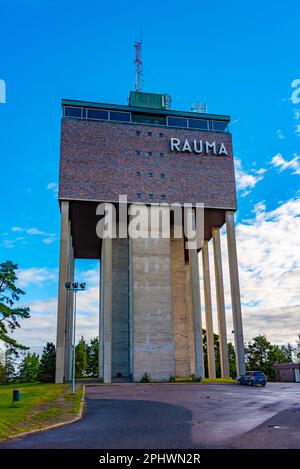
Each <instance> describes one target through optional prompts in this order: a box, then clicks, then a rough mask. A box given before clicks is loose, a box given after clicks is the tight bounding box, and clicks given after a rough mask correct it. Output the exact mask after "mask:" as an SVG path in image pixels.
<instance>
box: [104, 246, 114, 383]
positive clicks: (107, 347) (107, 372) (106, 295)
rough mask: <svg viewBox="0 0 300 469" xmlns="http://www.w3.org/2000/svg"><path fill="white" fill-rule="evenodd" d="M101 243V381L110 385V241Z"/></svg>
mask: <svg viewBox="0 0 300 469" xmlns="http://www.w3.org/2000/svg"><path fill="white" fill-rule="evenodd" d="M102 243H103V257H102V262H103V380H104V383H107V384H108V383H111V364H112V239H111V238H105V239H103V241H102Z"/></svg>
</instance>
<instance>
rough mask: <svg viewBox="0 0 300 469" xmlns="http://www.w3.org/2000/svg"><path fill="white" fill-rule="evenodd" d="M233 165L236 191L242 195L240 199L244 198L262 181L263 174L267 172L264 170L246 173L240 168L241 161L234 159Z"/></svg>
mask: <svg viewBox="0 0 300 469" xmlns="http://www.w3.org/2000/svg"><path fill="white" fill-rule="evenodd" d="M234 163H235V164H234V167H235V179H236V186H237V190H238V191H240V192H241V193H242V194H241V195H242V197H245V196H246V195H248V194H249V193H250V192H251V190H252V189H253V188H254V187H255V186H256V184H257V183H258V182H259V181H261V180H262V179H263V174H264V173H265V172H266V171H267V170H266V169H265V168H260V169H258V170H255V169H252V170H250V172H248V173H247V172H246V171H245V170H244V169H243V167H242V162H241V160H239V159H235V160H234Z"/></svg>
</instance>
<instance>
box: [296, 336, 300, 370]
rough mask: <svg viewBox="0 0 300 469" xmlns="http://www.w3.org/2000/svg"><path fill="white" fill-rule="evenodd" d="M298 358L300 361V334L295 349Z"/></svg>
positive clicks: (299, 361)
mask: <svg viewBox="0 0 300 469" xmlns="http://www.w3.org/2000/svg"><path fill="white" fill-rule="evenodd" d="M295 355H296V360H297V362H298V363H300V334H299V335H298V340H297V345H296V349H295Z"/></svg>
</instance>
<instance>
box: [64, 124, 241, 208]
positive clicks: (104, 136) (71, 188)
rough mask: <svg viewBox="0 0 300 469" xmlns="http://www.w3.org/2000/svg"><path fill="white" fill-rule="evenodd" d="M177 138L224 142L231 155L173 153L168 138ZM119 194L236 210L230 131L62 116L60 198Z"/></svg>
mask: <svg viewBox="0 0 300 469" xmlns="http://www.w3.org/2000/svg"><path fill="white" fill-rule="evenodd" d="M174 137H176V138H179V139H180V140H184V139H185V138H187V139H188V140H189V141H190V142H193V140H194V139H196V140H197V141H199V140H200V139H201V140H202V141H203V142H205V141H206V140H207V141H208V142H213V141H215V142H216V144H217V146H218V145H220V144H221V142H223V143H224V144H225V146H226V149H227V151H228V155H226V156H225V155H220V156H214V155H212V154H211V153H210V154H201V155H199V154H196V153H193V152H192V153H189V152H176V151H170V138H174ZM137 152H140V153H139V154H137ZM149 152H150V153H152V154H150V155H149ZM161 154H163V156H162V155H161ZM138 171H139V172H140V173H141V175H140V176H137V174H136V173H137V172H138ZM150 172H152V173H153V176H152V177H150V176H149V175H148V173H150ZM161 174H164V175H165V176H164V178H162V177H161ZM138 192H139V193H141V199H140V200H139V199H137V193H138ZM119 194H127V197H128V201H129V202H134V201H141V202H145V203H149V202H162V201H164V202H165V201H166V202H168V203H174V202H179V203H186V202H192V203H196V202H199V203H204V204H205V206H206V207H211V208H225V209H226V208H227V209H234V210H235V209H236V194H235V180H234V166H233V157H232V144H231V135H230V134H228V133H221V132H207V131H206V132H205V131H197V130H191V129H179V128H170V127H158V126H149V125H141V124H123V123H113V122H102V121H86V120H78V119H68V118H64V119H63V120H62V132H61V159H60V188H59V197H60V199H77V200H80V199H81V200H95V201H112V202H114V201H118V197H119ZM149 194H153V195H154V197H153V199H151V198H150V197H149ZM161 196H165V199H162V198H161Z"/></svg>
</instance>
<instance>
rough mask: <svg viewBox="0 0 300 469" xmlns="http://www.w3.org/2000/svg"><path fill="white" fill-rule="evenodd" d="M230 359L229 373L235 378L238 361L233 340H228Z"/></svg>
mask: <svg viewBox="0 0 300 469" xmlns="http://www.w3.org/2000/svg"><path fill="white" fill-rule="evenodd" d="M227 347H228V361H229V374H230V376H231V378H233V379H235V378H236V377H237V376H236V361H235V350H234V346H233V344H232V343H231V342H228V345H227Z"/></svg>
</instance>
